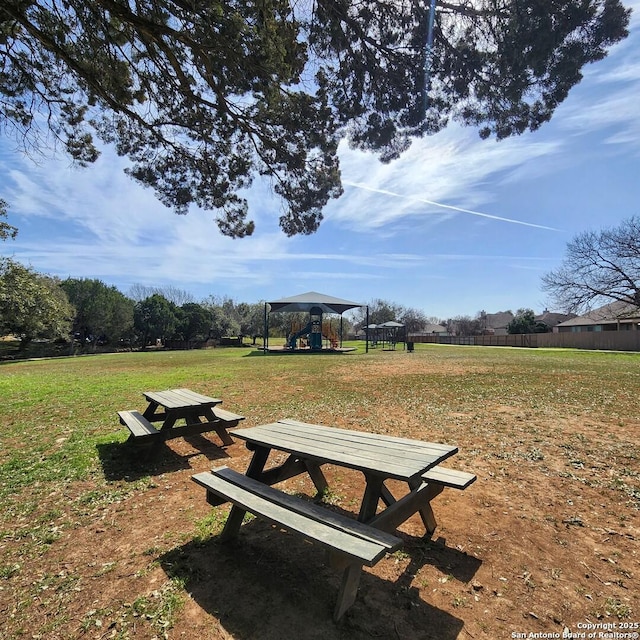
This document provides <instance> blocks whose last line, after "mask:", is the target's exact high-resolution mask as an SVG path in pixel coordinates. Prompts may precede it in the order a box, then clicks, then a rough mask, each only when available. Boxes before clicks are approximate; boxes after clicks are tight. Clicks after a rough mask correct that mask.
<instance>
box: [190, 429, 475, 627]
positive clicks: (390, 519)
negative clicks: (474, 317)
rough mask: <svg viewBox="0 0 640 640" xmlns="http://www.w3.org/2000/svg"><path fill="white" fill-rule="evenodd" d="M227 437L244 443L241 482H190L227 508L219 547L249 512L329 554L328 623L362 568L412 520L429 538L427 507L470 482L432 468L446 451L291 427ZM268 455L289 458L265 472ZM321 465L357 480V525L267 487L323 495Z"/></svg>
mask: <svg viewBox="0 0 640 640" xmlns="http://www.w3.org/2000/svg"><path fill="white" fill-rule="evenodd" d="M230 433H231V434H233V435H234V436H235V437H236V438H240V439H242V440H245V441H246V445H247V447H248V448H249V449H250V450H252V451H253V456H252V458H251V462H250V463H249V466H248V468H247V471H246V474H244V475H243V474H241V473H238V472H236V471H233V470H232V469H228V468H227V467H220V468H217V469H212V471H211V472H210V473H209V472H205V473H199V474H196V475H195V476H193V480H194V481H195V482H197V483H198V484H200V485H202V486H203V487H205V488H206V489H207V501H208V502H209V504H211V505H213V506H216V505H219V504H223V503H224V502H228V501H230V502H232V504H233V506H232V508H231V511H230V512H229V517H228V518H227V522H226V524H225V527H224V530H223V532H222V534H221V536H220V539H221V541H224V540H229V539H232V538H234V537H235V536H236V534H237V533H238V531H239V530H240V526H241V524H242V522H243V519H244V515H245V513H246V512H247V511H249V512H250V513H253V514H255V515H259V516H261V517H263V518H265V519H266V520H268V521H270V522H272V523H274V524H276V525H278V526H280V527H282V528H284V529H287V530H288V531H291V532H297V533H299V534H301V535H302V536H304V537H305V538H307V539H309V540H311V541H313V542H316V543H318V544H319V545H320V546H322V547H325V548H326V549H328V550H329V553H330V559H331V561H332V564H334V566H337V567H338V568H342V569H343V570H344V573H343V578H342V583H341V586H340V591H339V593H338V599H337V602H336V606H335V609H334V619H335V620H339V619H340V618H341V617H342V615H343V614H344V613H345V611H346V610H347V609H348V608H349V607H350V606H351V605H352V604H353V602H354V600H355V597H356V592H357V589H358V582H359V579H360V574H361V570H362V566H363V565H367V566H373V565H374V564H376V563H377V562H378V561H379V560H380V559H381V558H383V557H384V556H385V554H386V553H390V552H392V551H393V550H395V549H397V548H399V547H400V546H401V545H402V540H401V539H400V538H398V537H397V536H396V535H395V529H396V528H397V527H398V526H400V525H401V524H402V523H403V522H406V520H408V519H409V518H410V517H411V516H413V515H414V514H416V513H419V514H420V516H421V517H422V521H423V523H424V525H425V528H426V529H427V532H428V533H429V534H432V533H433V531H434V530H435V527H436V521H435V517H434V515H433V511H432V509H431V500H432V499H433V498H434V497H435V496H436V495H438V494H439V493H440V492H441V491H442V490H443V488H444V487H453V488H457V489H465V488H466V487H467V486H469V485H470V484H471V483H472V482H473V481H474V480H475V479H476V477H475V475H473V474H471V473H467V472H464V471H456V470H453V469H447V468H444V467H440V466H439V463H440V462H442V461H443V460H446V459H447V458H449V457H450V456H452V455H454V454H455V453H457V451H458V448H457V447H455V446H451V445H447V444H438V443H434V442H422V441H419V440H411V439H407V438H396V437H392V436H387V435H379V434H374V433H364V432H361V431H352V430H348V429H338V428H335V427H327V426H323V425H317V424H309V423H305V422H299V421H297V420H291V419H287V420H280V421H278V422H272V423H270V424H264V425H259V426H256V427H251V428H248V429H233V430H231V431H230ZM272 451H280V452H284V453H287V454H288V456H287V458H286V459H285V461H284V462H282V463H281V464H277V465H275V466H272V467H270V468H266V463H267V460H268V458H269V455H270V454H271V452H272ZM327 464H331V465H338V466H341V467H345V468H348V469H354V470H357V471H360V472H362V473H363V475H364V479H365V487H364V493H363V497H362V501H361V504H360V509H359V513H358V519H357V520H355V519H354V518H352V517H349V516H347V515H342V514H338V513H336V512H334V511H332V510H330V509H327V508H326V507H323V506H321V505H317V504H314V503H310V502H308V501H306V500H304V499H302V498H301V497H298V496H292V495H289V494H287V493H284V492H282V491H280V490H278V489H276V488H273V487H272V486H271V485H274V484H276V483H278V482H281V481H283V480H286V479H288V478H292V477H295V476H297V475H299V474H303V473H308V474H309V476H310V477H311V479H312V481H313V483H314V485H315V487H316V489H317V491H318V493H319V494H322V493H323V492H324V491H326V489H327V488H328V483H327V480H326V478H325V475H324V473H323V471H322V467H323V466H324V465H327ZM389 480H399V481H403V482H405V483H406V484H407V486H408V489H407V491H406V493H405V494H404V495H403V496H402V497H400V498H399V499H396V498H395V497H394V496H393V495H392V493H391V491H390V490H389V488H388V487H387V486H386V484H385V482H387V481H389ZM381 503H382V509H379V507H380V506H381Z"/></svg>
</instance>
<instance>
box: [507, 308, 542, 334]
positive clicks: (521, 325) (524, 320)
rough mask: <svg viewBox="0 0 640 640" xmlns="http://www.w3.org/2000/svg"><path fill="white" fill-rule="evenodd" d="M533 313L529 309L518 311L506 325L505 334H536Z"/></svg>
mask: <svg viewBox="0 0 640 640" xmlns="http://www.w3.org/2000/svg"><path fill="white" fill-rule="evenodd" d="M536 328H537V323H536V316H535V313H534V312H533V311H532V310H531V309H518V310H517V311H516V315H515V316H513V320H511V322H509V324H508V325H507V333H510V334H512V333H536Z"/></svg>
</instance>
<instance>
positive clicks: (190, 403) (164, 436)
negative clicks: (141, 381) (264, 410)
mask: <svg viewBox="0 0 640 640" xmlns="http://www.w3.org/2000/svg"><path fill="white" fill-rule="evenodd" d="M143 395H144V397H145V398H146V399H147V402H148V403H149V404H148V406H147V408H146V409H145V410H144V412H143V413H142V414H141V413H139V412H137V411H118V415H119V416H120V422H121V423H122V424H124V425H126V426H127V427H128V428H129V430H130V431H131V438H132V439H134V440H138V441H157V440H170V439H172V438H179V437H183V436H191V435H196V434H200V433H206V432H208V431H215V432H216V433H217V434H218V436H219V437H220V439H221V440H222V443H223V444H224V445H230V444H233V439H232V438H231V436H230V435H229V433H228V432H227V429H228V428H229V427H234V426H236V425H237V424H238V422H239V421H240V420H243V419H244V416H240V415H237V414H234V413H231V412H229V411H225V410H223V409H220V408H219V406H218V405H220V404H221V403H222V400H221V399H220V398H211V397H209V396H205V395H202V394H201V393H196V392H195V391H191V390H190V389H169V390H167V391H145V392H144V393H143ZM180 422H182V423H183V424H178V423H180ZM153 423H159V426H158V427H156V426H155V425H154V424H153Z"/></svg>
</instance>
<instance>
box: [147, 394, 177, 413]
mask: <svg viewBox="0 0 640 640" xmlns="http://www.w3.org/2000/svg"><path fill="white" fill-rule="evenodd" d="M143 395H144V397H145V398H146V399H147V400H149V402H155V403H156V404H159V405H162V406H163V407H166V408H167V409H178V408H180V407H183V406H184V402H183V401H182V400H181V399H180V398H176V396H175V395H173V394H172V393H171V392H170V391H145V392H144V394H143Z"/></svg>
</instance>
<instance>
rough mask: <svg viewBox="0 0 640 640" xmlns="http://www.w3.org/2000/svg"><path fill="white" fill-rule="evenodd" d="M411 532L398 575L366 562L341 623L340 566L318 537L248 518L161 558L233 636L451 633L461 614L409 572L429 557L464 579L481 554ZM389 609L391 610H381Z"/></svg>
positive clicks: (421, 637) (320, 639) (427, 638)
mask: <svg viewBox="0 0 640 640" xmlns="http://www.w3.org/2000/svg"><path fill="white" fill-rule="evenodd" d="M412 540H413V539H411V540H410V541H409V544H408V546H407V548H406V551H407V553H408V554H409V555H410V557H411V560H410V563H409V565H408V566H407V568H406V570H405V571H404V572H403V573H402V575H401V576H400V578H399V579H397V580H396V581H395V582H394V581H390V580H384V579H382V578H379V577H377V576H376V575H374V574H373V573H371V572H370V571H369V570H368V569H365V570H364V571H363V574H362V579H361V582H360V588H359V591H358V596H357V599H356V602H355V604H354V605H353V606H352V607H351V608H350V609H349V610H348V611H347V613H346V614H345V615H344V617H343V618H342V620H340V622H338V623H335V622H333V617H332V616H333V607H334V605H335V602H336V598H337V596H338V589H339V586H340V581H341V577H342V576H341V572H339V571H334V570H332V569H331V568H329V566H328V565H327V564H326V563H325V561H326V554H325V553H324V552H323V550H322V549H321V548H320V547H318V546H317V545H312V544H309V543H307V542H305V541H304V540H302V539H301V538H300V537H298V536H294V535H291V534H289V533H286V532H283V531H281V530H278V529H277V528H275V527H272V526H270V525H269V524H267V523H265V522H263V521H261V520H253V521H251V522H249V523H247V524H245V525H244V526H243V527H242V530H241V532H240V534H239V536H238V538H236V539H235V540H233V541H230V542H227V543H220V542H219V541H218V538H217V537H213V538H210V539H209V540H207V541H206V542H197V541H192V542H189V543H187V544H185V545H183V546H180V547H178V548H176V549H173V550H172V551H170V552H169V553H166V554H164V555H163V556H161V557H160V558H159V559H158V560H159V562H160V565H161V566H162V568H163V569H164V571H165V572H166V574H167V576H168V577H170V578H172V579H174V578H175V579H179V580H180V581H181V582H183V583H184V586H185V589H186V591H187V592H188V593H189V595H190V597H191V598H192V599H193V600H194V601H195V602H196V603H197V604H198V605H199V606H200V607H201V608H202V609H203V610H204V611H206V612H207V613H208V614H209V615H210V616H212V617H213V618H215V619H217V620H218V621H219V623H220V625H221V626H222V627H223V628H224V629H225V630H226V631H227V632H228V633H229V634H231V635H232V636H233V637H234V638H237V639H238V640H248V639H249V638H260V640H281V639H282V638H288V637H291V638H297V639H300V640H316V639H317V640H347V639H348V640H364V639H365V638H366V639H367V640H369V639H370V638H397V639H400V640H404V639H406V640H409V639H411V640H431V639H434V640H435V639H438V640H454V639H455V638H458V636H459V634H460V632H461V630H462V627H463V622H462V621H461V620H460V619H458V618H456V617H454V616H452V615H451V614H449V613H447V612H445V611H442V610H440V609H438V608H436V607H434V606H432V605H430V604H429V603H428V602H425V601H424V600H423V599H421V598H420V596H419V592H418V590H417V589H416V588H413V587H411V578H412V576H415V573H416V572H417V571H418V570H419V568H420V567H421V566H422V565H423V564H424V563H427V562H434V563H436V564H437V565H438V566H443V567H446V570H447V572H448V573H450V574H452V575H454V577H456V578H457V579H460V580H468V579H470V578H471V576H473V575H474V574H475V572H476V571H477V569H478V568H479V566H480V561H479V560H477V559H476V558H473V557H471V556H468V555H466V554H464V553H461V552H459V551H457V550H456V549H452V548H449V547H446V545H445V544H444V543H443V542H442V541H436V542H428V543H426V542H424V541H420V540H413V542H412ZM374 570H375V569H374ZM389 610H392V611H393V612H394V613H393V615H391V616H389V617H384V618H383V617H381V616H380V612H381V611H386V612H388V611H389Z"/></svg>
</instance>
